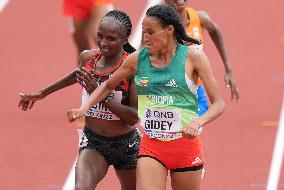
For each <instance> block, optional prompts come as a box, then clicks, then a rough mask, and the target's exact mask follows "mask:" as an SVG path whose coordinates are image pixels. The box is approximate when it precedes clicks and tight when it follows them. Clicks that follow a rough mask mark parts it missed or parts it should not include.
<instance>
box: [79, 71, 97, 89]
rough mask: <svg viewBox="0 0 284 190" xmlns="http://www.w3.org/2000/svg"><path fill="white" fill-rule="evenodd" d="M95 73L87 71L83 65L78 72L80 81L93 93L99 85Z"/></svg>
mask: <svg viewBox="0 0 284 190" xmlns="http://www.w3.org/2000/svg"><path fill="white" fill-rule="evenodd" d="M93 75H94V73H93V71H87V70H86V69H85V68H83V67H80V68H79V69H78V70H77V72H76V77H77V81H78V83H79V84H80V85H81V86H82V87H84V88H85V90H86V91H87V92H88V94H91V93H92V92H93V91H94V90H95V89H96V88H97V87H98V83H97V81H96V79H95V77H94V76H93Z"/></svg>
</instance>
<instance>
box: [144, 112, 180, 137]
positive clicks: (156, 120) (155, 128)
mask: <svg viewBox="0 0 284 190" xmlns="http://www.w3.org/2000/svg"><path fill="white" fill-rule="evenodd" d="M141 125H142V127H143V128H144V131H145V133H146V134H147V135H148V136H149V137H150V138H158V139H173V138H179V137H180V136H181V129H182V126H181V114H180V112H179V111H178V110H174V109H156V108H145V110H144V117H143V119H142V120H141Z"/></svg>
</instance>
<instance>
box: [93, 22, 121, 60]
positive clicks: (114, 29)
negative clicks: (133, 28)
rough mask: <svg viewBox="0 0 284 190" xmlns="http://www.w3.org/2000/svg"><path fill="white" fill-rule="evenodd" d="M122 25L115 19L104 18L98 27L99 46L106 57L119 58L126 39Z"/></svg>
mask: <svg viewBox="0 0 284 190" xmlns="http://www.w3.org/2000/svg"><path fill="white" fill-rule="evenodd" d="M121 28H122V26H121V23H119V22H118V21H117V20H115V19H114V18H104V19H103V20H102V21H101V22H100V24H99V27H98V32H97V44H98V46H99V48H100V50H101V52H102V54H103V56H106V57H113V56H117V55H119V54H120V53H121V51H122V50H123V44H124V43H125V42H126V37H125V36H124V35H123V34H122V31H121Z"/></svg>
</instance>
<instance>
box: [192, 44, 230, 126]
mask: <svg viewBox="0 0 284 190" xmlns="http://www.w3.org/2000/svg"><path fill="white" fill-rule="evenodd" d="M189 51H190V53H189V56H188V59H189V63H191V64H192V66H193V72H195V73H197V74H198V76H199V77H200V78H201V79H202V81H203V83H204V86H205V89H206V92H207V94H208V96H209V99H210V102H211V105H210V106H209V109H208V110H207V111H206V112H205V114H204V115H202V116H201V117H199V118H198V119H196V120H197V121H198V122H199V124H200V126H203V125H204V124H206V123H208V122H210V121H212V120H214V119H215V118H217V117H218V116H220V115H221V114H222V113H223V111H224V108H225V103H224V101H223V99H222V97H221V95H220V91H219V87H218V85H217V82H216V80H215V78H214V76H213V73H212V70H211V67H210V63H209V60H208V58H207V56H206V55H205V54H204V52H203V51H202V50H197V49H195V48H192V47H191V48H189Z"/></svg>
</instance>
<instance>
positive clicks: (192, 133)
mask: <svg viewBox="0 0 284 190" xmlns="http://www.w3.org/2000/svg"><path fill="white" fill-rule="evenodd" d="M200 127H201V124H200V123H199V122H198V121H197V120H193V121H192V122H191V123H190V124H189V125H188V126H186V127H185V128H184V129H183V131H182V135H183V136H184V137H185V138H187V139H193V138H194V137H196V136H197V135H199V131H198V129H199V128H200Z"/></svg>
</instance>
